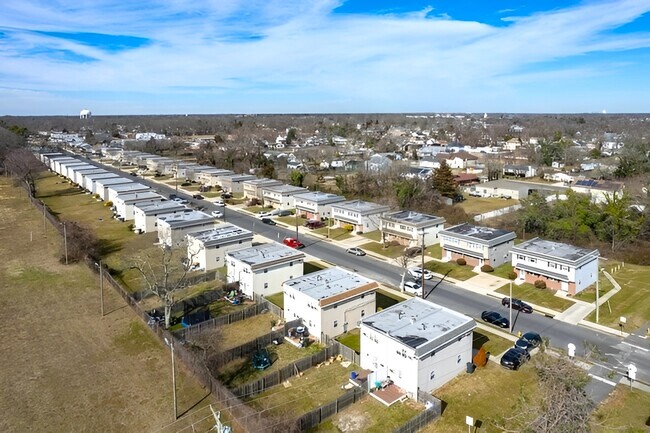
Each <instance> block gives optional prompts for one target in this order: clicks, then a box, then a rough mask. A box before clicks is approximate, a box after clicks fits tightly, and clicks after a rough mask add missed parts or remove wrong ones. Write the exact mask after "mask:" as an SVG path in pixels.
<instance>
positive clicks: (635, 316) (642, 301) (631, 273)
mask: <svg viewBox="0 0 650 433" xmlns="http://www.w3.org/2000/svg"><path fill="white" fill-rule="evenodd" d="M606 269H607V270H608V272H609V271H610V270H611V269H610V267H609V266H606ZM612 276H613V277H614V279H615V280H616V282H618V284H620V286H621V290H620V292H618V293H617V294H615V295H614V296H612V297H611V299H610V300H609V306H610V307H611V308H612V312H611V313H610V312H609V308H607V306H606V305H603V306H601V308H600V324H601V325H605V326H609V327H611V328H615V329H619V327H618V320H619V317H621V316H623V317H625V318H626V319H627V324H626V325H625V330H626V331H634V330H636V329H638V328H640V327H641V326H643V324H644V323H645V322H647V321H648V311H650V284H648V281H650V266H639V265H630V264H626V265H625V266H624V267H622V268H621V269H620V270H619V271H617V272H615V273H613V274H612ZM601 281H602V280H601ZM601 287H602V285H601ZM587 320H589V321H592V322H595V321H596V312H595V311H594V312H593V313H592V314H590V315H589V316H587Z"/></svg>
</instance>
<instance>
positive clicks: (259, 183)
mask: <svg viewBox="0 0 650 433" xmlns="http://www.w3.org/2000/svg"><path fill="white" fill-rule="evenodd" d="M244 184H246V185H255V186H264V185H268V186H274V185H282V182H281V181H279V180H277V179H269V178H266V177H262V178H257V179H250V180H246V181H244Z"/></svg>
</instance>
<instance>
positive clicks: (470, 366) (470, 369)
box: [467, 362, 476, 374]
mask: <svg viewBox="0 0 650 433" xmlns="http://www.w3.org/2000/svg"><path fill="white" fill-rule="evenodd" d="M474 370H476V365H474V364H473V363H471V362H468V363H467V372H468V373H469V374H472V373H474Z"/></svg>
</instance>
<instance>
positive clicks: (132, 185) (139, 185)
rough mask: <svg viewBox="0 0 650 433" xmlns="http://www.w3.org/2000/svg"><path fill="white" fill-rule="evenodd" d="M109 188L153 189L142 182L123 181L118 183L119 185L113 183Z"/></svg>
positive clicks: (122, 189)
mask: <svg viewBox="0 0 650 433" xmlns="http://www.w3.org/2000/svg"><path fill="white" fill-rule="evenodd" d="M109 189H112V190H113V191H116V192H118V193H119V192H123V191H124V192H127V191H136V190H137V191H146V190H151V187H149V186H147V185H144V184H142V183H136V182H132V183H123V184H117V185H112V186H110V187H109Z"/></svg>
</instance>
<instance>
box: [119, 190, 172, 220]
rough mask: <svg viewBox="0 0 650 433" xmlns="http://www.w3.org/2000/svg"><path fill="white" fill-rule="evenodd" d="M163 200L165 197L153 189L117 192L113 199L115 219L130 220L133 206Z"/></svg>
mask: <svg viewBox="0 0 650 433" xmlns="http://www.w3.org/2000/svg"><path fill="white" fill-rule="evenodd" d="M163 200H165V197H163V196H161V195H160V194H158V193H156V192H154V191H143V192H132V193H127V194H119V195H118V196H116V197H115V198H114V199H113V208H114V209H115V216H116V217H117V219H119V220H122V221H130V220H132V219H133V218H134V216H133V207H134V206H136V205H141V204H147V203H159V202H161V201H163Z"/></svg>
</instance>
